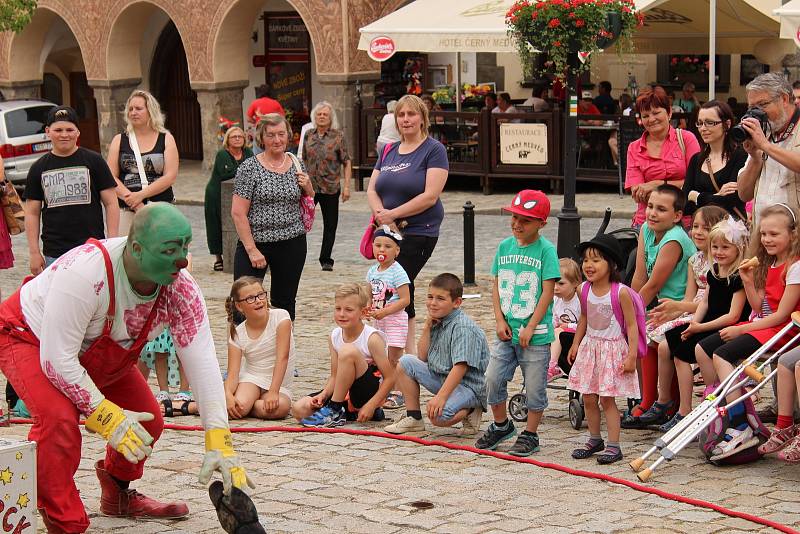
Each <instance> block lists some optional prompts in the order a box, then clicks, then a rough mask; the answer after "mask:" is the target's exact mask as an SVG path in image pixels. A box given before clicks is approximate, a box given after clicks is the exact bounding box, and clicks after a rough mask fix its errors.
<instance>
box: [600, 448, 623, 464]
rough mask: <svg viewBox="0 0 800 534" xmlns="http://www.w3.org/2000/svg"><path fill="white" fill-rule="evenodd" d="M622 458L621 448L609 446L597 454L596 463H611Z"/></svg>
mask: <svg viewBox="0 0 800 534" xmlns="http://www.w3.org/2000/svg"><path fill="white" fill-rule="evenodd" d="M620 460H622V450H620V449H613V448H609V449H606V452H605V453H604V454H600V455H598V456H597V463H598V464H600V465H608V464H613V463H614V462H619V461H620Z"/></svg>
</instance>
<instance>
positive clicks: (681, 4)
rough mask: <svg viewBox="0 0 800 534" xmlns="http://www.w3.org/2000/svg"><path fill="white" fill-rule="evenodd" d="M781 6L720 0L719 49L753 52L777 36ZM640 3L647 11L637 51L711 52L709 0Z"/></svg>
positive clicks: (770, 1) (765, 0)
mask: <svg viewBox="0 0 800 534" xmlns="http://www.w3.org/2000/svg"><path fill="white" fill-rule="evenodd" d="M796 1H797V0H794V2H796ZM794 2H792V3H794ZM779 6H780V0H717V10H716V18H717V24H716V26H717V28H716V29H717V34H716V53H717V54H752V53H753V50H754V48H755V46H756V44H757V43H759V42H760V41H762V40H763V39H770V38H772V39H777V38H778V35H779V30H780V22H779V19H778V17H776V16H774V15H773V14H772V12H773V10H775V9H776V8H778V7H779ZM636 7H637V9H639V10H640V11H642V12H643V13H644V15H645V27H644V28H641V29H640V30H638V31H637V33H636V36H635V50H636V53H637V54H707V53H708V36H709V20H710V17H709V1H708V0H636Z"/></svg>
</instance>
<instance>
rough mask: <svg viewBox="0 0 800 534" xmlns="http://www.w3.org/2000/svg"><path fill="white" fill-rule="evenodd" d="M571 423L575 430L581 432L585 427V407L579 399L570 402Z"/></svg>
mask: <svg viewBox="0 0 800 534" xmlns="http://www.w3.org/2000/svg"><path fill="white" fill-rule="evenodd" d="M569 422H570V424H571V425H572V428H574V429H575V430H580V429H581V426H582V425H583V406H581V401H580V400H579V399H571V400H570V401H569Z"/></svg>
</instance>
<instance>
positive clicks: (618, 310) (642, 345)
mask: <svg viewBox="0 0 800 534" xmlns="http://www.w3.org/2000/svg"><path fill="white" fill-rule="evenodd" d="M590 287H591V284H590V283H589V282H586V283H584V284H583V288H581V295H580V300H581V309H582V310H583V313H586V300H587V299H588V298H589V288H590ZM621 287H623V288H625V289H626V290H627V291H628V295H630V297H631V300H632V301H633V310H634V312H635V315H636V326H638V328H639V336H638V337H639V346H638V347H637V350H636V355H637V356H638V357H639V358H644V356H645V354H647V310H646V309H645V307H644V301H642V297H641V296H640V295H639V293H637V292H636V291H634V290H633V289H631V288H629V287H628V286H626V285H625V284H620V283H617V282H611V309H612V310H614V317H615V318H616V319H617V322H618V323H619V324H620V325H622V330H623V334H625V335H626V338H627V328H628V327H627V326H626V325H625V314H624V313H622V305H621V304H620V303H619V291H620V288H621Z"/></svg>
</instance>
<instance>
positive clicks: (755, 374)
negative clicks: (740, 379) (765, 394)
mask: <svg viewBox="0 0 800 534" xmlns="http://www.w3.org/2000/svg"><path fill="white" fill-rule="evenodd" d="M742 371H743V372H744V374H745V375H747V376H748V377H749V378H752V379H753V380H755V381H756V382H759V383H761V382H763V381H764V374H763V373H762V372H761V371H759V370H758V369H756V367H755V366H754V365H747V366H745V368H744V369H743V370H742Z"/></svg>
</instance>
